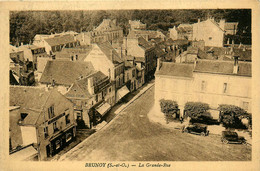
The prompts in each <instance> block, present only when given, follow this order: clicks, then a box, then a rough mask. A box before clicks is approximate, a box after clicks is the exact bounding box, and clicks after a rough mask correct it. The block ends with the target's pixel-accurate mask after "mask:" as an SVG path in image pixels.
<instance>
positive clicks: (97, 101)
mask: <svg viewBox="0 0 260 171" xmlns="http://www.w3.org/2000/svg"><path fill="white" fill-rule="evenodd" d="M96 102H98V94H97V95H96Z"/></svg>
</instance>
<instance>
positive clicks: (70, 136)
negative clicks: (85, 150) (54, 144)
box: [66, 133, 72, 142]
mask: <svg viewBox="0 0 260 171" xmlns="http://www.w3.org/2000/svg"><path fill="white" fill-rule="evenodd" d="M71 139H72V134H71V133H67V134H66V142H68V141H70V140H71Z"/></svg>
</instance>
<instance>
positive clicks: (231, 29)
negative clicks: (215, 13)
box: [224, 22, 238, 35]
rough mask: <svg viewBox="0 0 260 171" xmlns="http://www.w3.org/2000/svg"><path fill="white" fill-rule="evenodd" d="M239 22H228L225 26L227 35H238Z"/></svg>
mask: <svg viewBox="0 0 260 171" xmlns="http://www.w3.org/2000/svg"><path fill="white" fill-rule="evenodd" d="M237 26H238V22H226V23H225V26H224V30H225V35H228V34H229V35H236V34H237Z"/></svg>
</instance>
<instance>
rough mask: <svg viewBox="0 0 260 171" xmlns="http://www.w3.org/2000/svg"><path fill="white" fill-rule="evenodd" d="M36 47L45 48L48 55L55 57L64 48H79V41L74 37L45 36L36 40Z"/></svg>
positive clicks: (66, 35)
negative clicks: (54, 54)
mask: <svg viewBox="0 0 260 171" xmlns="http://www.w3.org/2000/svg"><path fill="white" fill-rule="evenodd" d="M33 44H34V45H36V46H40V47H44V48H45V51H46V53H47V54H48V55H53V53H55V52H57V51H61V50H62V49H63V48H65V47H66V48H71V47H76V46H79V41H77V40H76V37H75V36H74V35H70V34H65V35H54V36H52V35H51V36H45V37H44V38H41V39H39V40H38V39H36V38H35V39H34V42H33Z"/></svg>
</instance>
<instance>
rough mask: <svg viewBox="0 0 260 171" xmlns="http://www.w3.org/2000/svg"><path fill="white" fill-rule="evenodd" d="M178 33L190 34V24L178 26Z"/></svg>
mask: <svg viewBox="0 0 260 171" xmlns="http://www.w3.org/2000/svg"><path fill="white" fill-rule="evenodd" d="M177 31H178V32H190V31H192V25H191V24H180V25H179V26H178V27H177Z"/></svg>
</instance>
